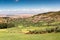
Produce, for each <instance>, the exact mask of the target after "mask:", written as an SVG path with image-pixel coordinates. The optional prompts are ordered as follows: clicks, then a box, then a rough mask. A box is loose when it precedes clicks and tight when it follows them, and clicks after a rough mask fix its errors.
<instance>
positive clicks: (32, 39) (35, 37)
mask: <svg viewBox="0 0 60 40" xmlns="http://www.w3.org/2000/svg"><path fill="white" fill-rule="evenodd" d="M0 40H60V33H50V34H29V35H28V34H20V33H0Z"/></svg>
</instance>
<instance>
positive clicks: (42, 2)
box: [0, 0, 60, 14]
mask: <svg viewBox="0 0 60 40" xmlns="http://www.w3.org/2000/svg"><path fill="white" fill-rule="evenodd" d="M59 10H60V0H0V14H22V13H24V14H25V13H27V14H32V13H33V14H36V13H41V12H48V11H59Z"/></svg>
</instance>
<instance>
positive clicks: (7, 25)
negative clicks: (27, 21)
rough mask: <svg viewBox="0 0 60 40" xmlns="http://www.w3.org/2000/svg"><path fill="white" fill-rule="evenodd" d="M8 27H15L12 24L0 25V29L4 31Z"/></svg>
mask: <svg viewBox="0 0 60 40" xmlns="http://www.w3.org/2000/svg"><path fill="white" fill-rule="evenodd" d="M10 27H15V25H14V24H12V23H9V24H8V23H0V29H5V28H10Z"/></svg>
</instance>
